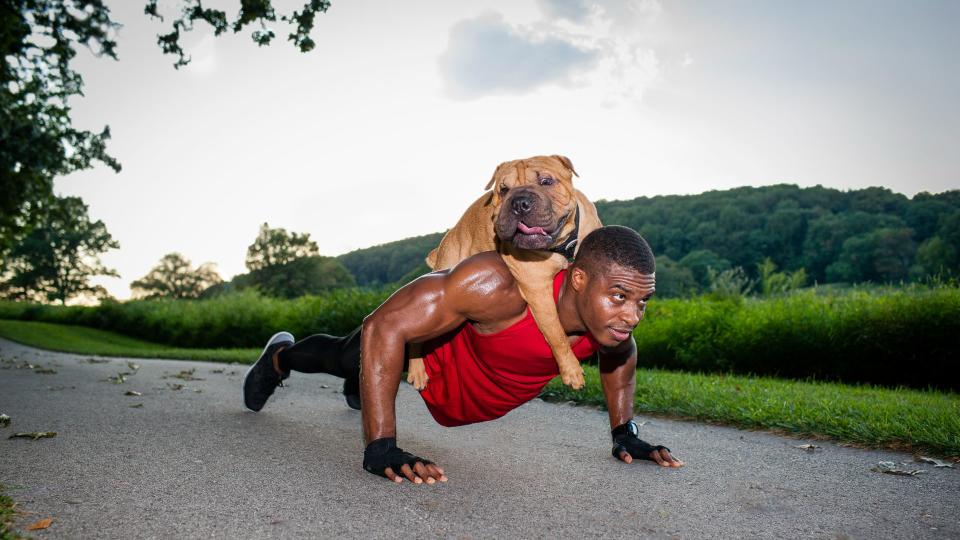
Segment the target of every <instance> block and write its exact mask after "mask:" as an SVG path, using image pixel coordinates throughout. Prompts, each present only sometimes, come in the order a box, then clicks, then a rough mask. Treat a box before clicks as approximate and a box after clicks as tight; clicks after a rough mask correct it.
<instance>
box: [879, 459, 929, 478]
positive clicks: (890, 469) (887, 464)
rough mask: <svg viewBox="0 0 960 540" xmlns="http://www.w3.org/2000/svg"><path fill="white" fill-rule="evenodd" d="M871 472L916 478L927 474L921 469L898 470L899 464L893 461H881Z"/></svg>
mask: <svg viewBox="0 0 960 540" xmlns="http://www.w3.org/2000/svg"><path fill="white" fill-rule="evenodd" d="M870 470H871V471H874V472H879V473H886V474H897V475H900V476H916V475H918V474H924V473H926V471H923V470H920V469H912V470H907V469H899V468H897V464H896V463H894V462H892V461H881V462H879V463H877V464H876V465H874V466H873V467H872V468H871V469H870Z"/></svg>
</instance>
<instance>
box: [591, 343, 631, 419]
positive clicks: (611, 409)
mask: <svg viewBox="0 0 960 540" xmlns="http://www.w3.org/2000/svg"><path fill="white" fill-rule="evenodd" d="M600 382H601V384H602V385H603V395H604V397H605V398H606V402H607V414H608V415H609V417H610V428H611V429H613V428H615V427H617V426H619V425H621V424H623V423H624V422H626V421H628V420H630V419H632V418H633V401H634V396H635V394H636V388H637V354H636V347H635V346H634V347H632V352H629V353H628V354H627V355H625V356H624V357H620V358H617V357H616V356H607V357H603V356H601V359H600Z"/></svg>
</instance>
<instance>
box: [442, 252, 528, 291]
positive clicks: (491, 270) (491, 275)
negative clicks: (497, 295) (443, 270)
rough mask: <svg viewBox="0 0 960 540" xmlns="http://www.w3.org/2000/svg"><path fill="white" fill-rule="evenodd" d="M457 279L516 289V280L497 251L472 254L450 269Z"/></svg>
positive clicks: (497, 287)
mask: <svg viewBox="0 0 960 540" xmlns="http://www.w3.org/2000/svg"><path fill="white" fill-rule="evenodd" d="M450 274H451V276H452V277H454V278H455V279H456V280H457V281H461V280H463V281H467V282H470V283H475V284H477V285H484V286H486V287H489V288H491V290H493V289H498V290H500V289H503V290H506V289H515V288H516V280H515V279H514V277H513V274H511V273H510V269H509V268H508V267H507V264H506V263H505V262H503V258H502V257H501V256H500V254H499V253H497V252H496V251H484V252H481V253H477V254H476V255H471V256H470V257H467V258H466V259H464V260H462V261H460V262H459V263H457V265H456V266H454V267H453V268H451V269H450Z"/></svg>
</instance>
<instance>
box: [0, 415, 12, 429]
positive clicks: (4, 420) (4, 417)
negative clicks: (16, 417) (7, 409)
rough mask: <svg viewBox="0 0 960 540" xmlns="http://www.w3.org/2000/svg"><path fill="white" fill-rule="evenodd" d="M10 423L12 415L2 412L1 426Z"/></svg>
mask: <svg viewBox="0 0 960 540" xmlns="http://www.w3.org/2000/svg"><path fill="white" fill-rule="evenodd" d="M9 425H10V417H9V416H8V415H6V414H0V427H7V426H9Z"/></svg>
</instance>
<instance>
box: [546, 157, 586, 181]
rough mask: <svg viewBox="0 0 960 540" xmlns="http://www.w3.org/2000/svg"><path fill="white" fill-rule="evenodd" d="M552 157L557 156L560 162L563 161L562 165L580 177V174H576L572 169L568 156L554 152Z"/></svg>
mask: <svg viewBox="0 0 960 540" xmlns="http://www.w3.org/2000/svg"><path fill="white" fill-rule="evenodd" d="M553 157H555V158H557V159H558V160H560V163H563V166H564V167H566V168H567V169H569V170H570V172H572V173H573V175H574V176H576V177H577V178H580V175H579V174H577V171H575V170H573V162H572V161H570V158H568V157H567V156H561V155H557V154H554V155H553Z"/></svg>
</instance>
